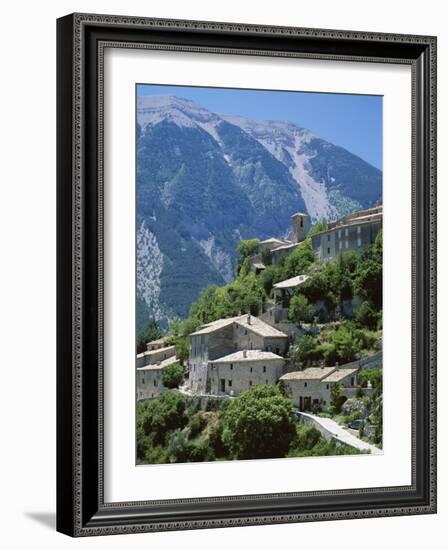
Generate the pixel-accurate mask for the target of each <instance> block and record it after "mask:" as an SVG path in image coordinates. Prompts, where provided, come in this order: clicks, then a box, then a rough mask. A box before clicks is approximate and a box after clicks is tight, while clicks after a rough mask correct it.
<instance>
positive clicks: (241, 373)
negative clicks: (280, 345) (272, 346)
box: [208, 350, 285, 396]
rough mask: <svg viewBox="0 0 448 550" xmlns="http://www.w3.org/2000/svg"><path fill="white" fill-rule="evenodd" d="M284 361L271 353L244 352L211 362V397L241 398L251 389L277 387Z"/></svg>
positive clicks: (258, 351)
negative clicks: (239, 396)
mask: <svg viewBox="0 0 448 550" xmlns="http://www.w3.org/2000/svg"><path fill="white" fill-rule="evenodd" d="M284 364H285V360H284V359H283V357H280V356H279V355H276V354H275V353H272V352H270V351H261V350H242V351H237V352H235V353H231V354H229V355H226V356H224V357H221V358H219V359H216V360H215V361H210V362H209V369H208V377H209V384H210V393H212V394H214V395H226V394H227V395H232V396H238V395H240V394H241V393H242V392H243V391H245V390H247V389H248V388H250V387H251V386H252V385H264V384H275V383H276V382H277V380H278V379H279V378H280V376H281V375H282V374H283V366H284Z"/></svg>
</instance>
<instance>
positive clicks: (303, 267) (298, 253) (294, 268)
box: [282, 239, 316, 279]
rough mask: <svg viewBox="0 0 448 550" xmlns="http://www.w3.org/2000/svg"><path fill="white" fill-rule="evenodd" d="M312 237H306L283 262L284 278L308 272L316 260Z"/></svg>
mask: <svg viewBox="0 0 448 550" xmlns="http://www.w3.org/2000/svg"><path fill="white" fill-rule="evenodd" d="M315 259H316V258H315V256H314V252H313V248H312V245H311V239H305V240H304V241H303V242H302V243H300V245H299V246H298V247H297V248H295V249H294V250H293V251H292V252H291V253H290V254H288V256H286V258H284V260H283V262H282V275H283V277H282V278H283V279H288V278H290V277H295V276H296V275H302V274H304V273H307V272H308V269H309V267H310V266H311V265H312V264H313V262H314V261H315Z"/></svg>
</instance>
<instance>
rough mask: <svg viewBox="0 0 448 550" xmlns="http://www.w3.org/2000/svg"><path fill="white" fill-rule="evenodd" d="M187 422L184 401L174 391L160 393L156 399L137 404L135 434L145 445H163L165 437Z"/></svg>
mask: <svg viewBox="0 0 448 550" xmlns="http://www.w3.org/2000/svg"><path fill="white" fill-rule="evenodd" d="M186 422H187V418H186V416H185V401H184V399H183V397H182V396H181V395H180V394H179V393H177V392H174V391H165V392H162V393H161V394H160V395H159V397H157V398H156V399H148V400H145V401H138V402H137V434H138V435H140V436H142V437H147V438H148V439H147V440H146V441H147V443H149V442H152V444H163V443H164V442H165V439H166V437H167V435H169V432H171V431H172V430H175V429H176V428H183V427H184V426H185V424H186Z"/></svg>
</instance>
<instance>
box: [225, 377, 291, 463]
mask: <svg viewBox="0 0 448 550" xmlns="http://www.w3.org/2000/svg"><path fill="white" fill-rule="evenodd" d="M222 422H223V441H224V443H225V444H226V445H227V446H228V448H229V450H230V454H231V456H232V457H233V458H239V459H244V458H273V457H283V456H285V455H286V453H287V452H288V449H289V445H290V443H291V440H292V438H293V436H294V431H295V428H294V419H293V416H292V403H291V401H290V400H289V399H286V398H285V397H284V396H283V395H282V394H281V393H280V391H279V390H278V388H276V387H275V386H254V387H253V388H250V389H249V390H247V391H245V392H244V393H243V394H242V395H241V396H240V398H239V399H235V400H233V401H231V402H230V403H229V405H228V406H227V407H226V408H225V410H224V414H223V418H222Z"/></svg>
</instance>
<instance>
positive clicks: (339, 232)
mask: <svg viewBox="0 0 448 550" xmlns="http://www.w3.org/2000/svg"><path fill="white" fill-rule="evenodd" d="M341 236H342V231H341V230H340V229H338V237H339V238H341Z"/></svg>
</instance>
